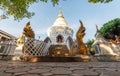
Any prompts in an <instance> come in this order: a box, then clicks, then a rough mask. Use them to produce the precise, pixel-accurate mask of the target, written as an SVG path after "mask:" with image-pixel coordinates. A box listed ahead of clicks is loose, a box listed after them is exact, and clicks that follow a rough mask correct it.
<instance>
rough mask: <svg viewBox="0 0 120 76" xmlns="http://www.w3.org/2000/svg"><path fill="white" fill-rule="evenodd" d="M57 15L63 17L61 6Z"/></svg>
mask: <svg viewBox="0 0 120 76" xmlns="http://www.w3.org/2000/svg"><path fill="white" fill-rule="evenodd" d="M58 17H63V13H62V7H60V10H59V13H58Z"/></svg>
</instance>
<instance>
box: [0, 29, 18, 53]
mask: <svg viewBox="0 0 120 76" xmlns="http://www.w3.org/2000/svg"><path fill="white" fill-rule="evenodd" d="M16 39H17V38H16V37H15V36H13V35H11V34H9V33H7V32H5V31H3V30H1V29H0V55H1V54H4V55H5V54H9V53H10V52H11V50H13V49H14V48H15V44H14V42H15V41H14V40H16ZM13 44H14V46H13ZM13 47H14V48H13Z"/></svg>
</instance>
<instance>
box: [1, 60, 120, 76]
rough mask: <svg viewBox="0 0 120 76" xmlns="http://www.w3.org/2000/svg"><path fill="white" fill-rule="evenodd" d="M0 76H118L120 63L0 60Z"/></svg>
mask: <svg viewBox="0 0 120 76" xmlns="http://www.w3.org/2000/svg"><path fill="white" fill-rule="evenodd" d="M0 76H120V62H65V63H64V62H37V63H30V62H14V61H1V60H0Z"/></svg>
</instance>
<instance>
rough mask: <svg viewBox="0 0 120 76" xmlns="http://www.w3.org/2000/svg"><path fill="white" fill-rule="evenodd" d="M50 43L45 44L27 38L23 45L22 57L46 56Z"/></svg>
mask: <svg viewBox="0 0 120 76" xmlns="http://www.w3.org/2000/svg"><path fill="white" fill-rule="evenodd" d="M49 47H50V43H45V42H44V41H42V40H35V39H33V38H27V40H26V41H25V43H24V48H23V49H24V50H23V54H24V56H48V55H49Z"/></svg>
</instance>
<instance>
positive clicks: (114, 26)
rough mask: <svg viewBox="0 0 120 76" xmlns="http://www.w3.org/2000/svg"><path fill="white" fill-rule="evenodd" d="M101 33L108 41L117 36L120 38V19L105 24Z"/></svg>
mask: <svg viewBox="0 0 120 76" xmlns="http://www.w3.org/2000/svg"><path fill="white" fill-rule="evenodd" d="M100 32H101V34H102V35H103V36H104V37H105V38H106V39H115V35H118V36H120V18H116V19H114V20H111V21H109V22H107V23H105V24H104V25H103V27H102V28H101V29H100Z"/></svg>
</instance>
